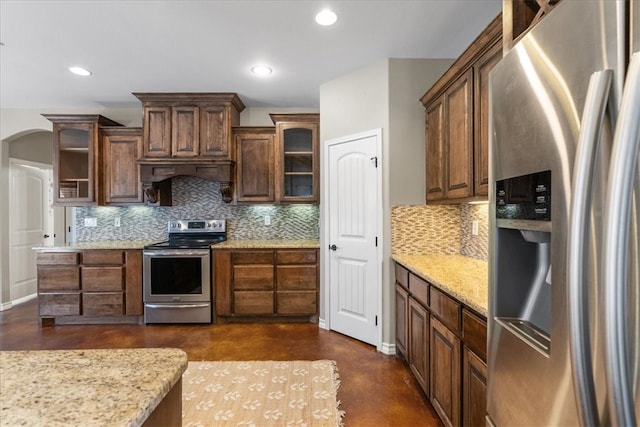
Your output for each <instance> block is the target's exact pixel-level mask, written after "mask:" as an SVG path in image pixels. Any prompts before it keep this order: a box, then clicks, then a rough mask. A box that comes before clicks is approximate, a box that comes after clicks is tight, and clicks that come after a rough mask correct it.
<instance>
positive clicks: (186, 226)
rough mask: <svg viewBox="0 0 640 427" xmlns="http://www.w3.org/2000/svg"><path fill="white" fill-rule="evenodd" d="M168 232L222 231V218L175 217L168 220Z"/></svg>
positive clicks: (224, 229)
mask: <svg viewBox="0 0 640 427" xmlns="http://www.w3.org/2000/svg"><path fill="white" fill-rule="evenodd" d="M168 229H169V233H224V232H225V231H226V222H225V220H224V219H175V220H171V221H169V227H168Z"/></svg>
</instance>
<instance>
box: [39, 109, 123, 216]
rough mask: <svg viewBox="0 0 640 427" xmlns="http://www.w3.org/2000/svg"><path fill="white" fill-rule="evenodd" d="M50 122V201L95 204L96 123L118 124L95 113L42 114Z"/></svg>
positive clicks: (97, 179)
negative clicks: (51, 125) (51, 180)
mask: <svg viewBox="0 0 640 427" xmlns="http://www.w3.org/2000/svg"><path fill="white" fill-rule="evenodd" d="M43 116H44V117H46V118H47V119H49V120H50V121H51V122H53V175H54V200H53V202H54V204H56V205H69V206H80V205H95V204H98V203H99V201H100V197H101V195H100V192H101V176H100V173H101V170H100V164H101V151H100V126H121V125H120V123H117V122H114V121H113V120H111V119H108V118H106V117H104V116H101V115H99V114H43Z"/></svg>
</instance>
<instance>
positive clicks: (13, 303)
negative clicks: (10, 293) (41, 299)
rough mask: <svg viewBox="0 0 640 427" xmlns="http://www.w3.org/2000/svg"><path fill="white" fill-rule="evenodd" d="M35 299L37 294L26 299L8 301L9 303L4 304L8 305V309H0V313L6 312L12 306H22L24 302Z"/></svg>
mask: <svg viewBox="0 0 640 427" xmlns="http://www.w3.org/2000/svg"><path fill="white" fill-rule="evenodd" d="M37 297H38V294H37V293H35V294H31V295H27V296H26V297H22V298H17V299H14V300H13V301H10V302H8V303H6V304H8V305H9V307H6V308H3V307H0V311H2V310H6V309H8V308H11V307H13V306H14V305H19V304H22V303H24V302H27V301H31V300H32V299H36V298H37ZM3 305H4V304H3Z"/></svg>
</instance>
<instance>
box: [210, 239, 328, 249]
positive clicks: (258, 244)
mask: <svg viewBox="0 0 640 427" xmlns="http://www.w3.org/2000/svg"><path fill="white" fill-rule="evenodd" d="M319 247H320V242H319V241H318V240H317V239H300V240H291V239H289V240H287V239H283V240H280V239H272V240H226V241H224V242H222V243H218V244H216V245H214V246H213V249H277V248H294V249H317V248H319Z"/></svg>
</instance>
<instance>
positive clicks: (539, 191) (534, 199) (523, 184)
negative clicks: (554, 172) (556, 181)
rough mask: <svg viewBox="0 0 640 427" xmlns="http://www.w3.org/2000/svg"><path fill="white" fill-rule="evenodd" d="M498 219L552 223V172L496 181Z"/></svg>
mask: <svg viewBox="0 0 640 427" xmlns="http://www.w3.org/2000/svg"><path fill="white" fill-rule="evenodd" d="M496 218H499V219H518V220H534V221H551V171H542V172H536V173H532V174H528V175H522V176H516V177H513V178H507V179H503V180H500V181H496Z"/></svg>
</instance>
